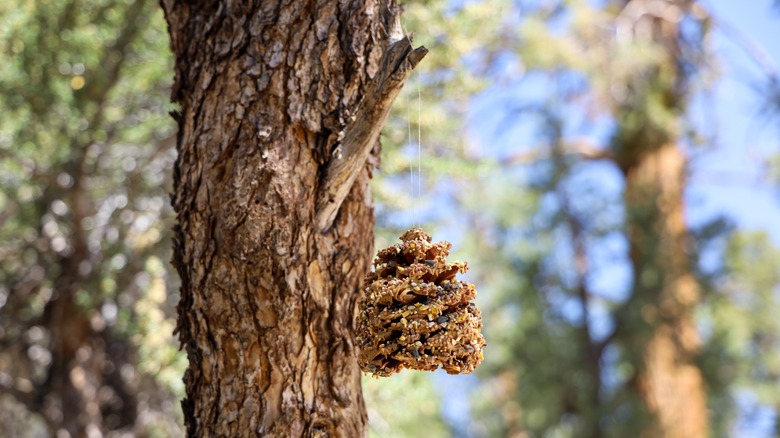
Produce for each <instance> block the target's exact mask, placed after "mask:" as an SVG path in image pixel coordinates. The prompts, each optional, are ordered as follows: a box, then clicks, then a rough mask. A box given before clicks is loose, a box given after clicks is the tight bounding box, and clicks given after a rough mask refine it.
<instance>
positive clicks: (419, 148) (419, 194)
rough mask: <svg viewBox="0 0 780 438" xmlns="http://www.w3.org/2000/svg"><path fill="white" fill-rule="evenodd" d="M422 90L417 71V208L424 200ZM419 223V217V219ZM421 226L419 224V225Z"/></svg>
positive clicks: (420, 71)
mask: <svg viewBox="0 0 780 438" xmlns="http://www.w3.org/2000/svg"><path fill="white" fill-rule="evenodd" d="M420 90H422V70H420V69H417V207H418V209H419V208H420V206H419V204H420V199H421V198H422V124H421V123H420V122H421V118H422V109H421V103H420V102H421V101H422V99H421V97H420V95H421V93H422V92H421V91H420ZM417 220H418V221H419V220H420V219H419V217H418V218H417ZM417 225H418V226H419V225H420V224H419V222H418V223H417Z"/></svg>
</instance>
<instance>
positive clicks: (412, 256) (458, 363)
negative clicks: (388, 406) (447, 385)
mask: <svg viewBox="0 0 780 438" xmlns="http://www.w3.org/2000/svg"><path fill="white" fill-rule="evenodd" d="M401 241H402V242H401V243H399V244H395V245H393V246H391V247H388V248H385V249H383V250H381V251H379V253H378V254H377V257H376V259H375V260H374V272H371V273H369V274H368V275H367V276H366V280H365V286H364V289H363V291H364V295H363V297H362V298H361V300H360V304H359V306H360V312H359V314H358V316H357V333H356V340H357V345H358V346H360V348H361V351H360V354H359V355H358V364H359V365H360V367H361V369H362V370H363V371H365V372H370V373H373V374H374V375H375V376H390V375H391V374H393V373H396V372H398V371H400V370H402V369H403V368H409V369H416V370H424V371H433V370H436V369H437V368H439V366H441V367H442V368H443V369H444V370H445V371H447V373H449V374H465V373H470V372H472V371H474V368H475V367H476V366H477V365H479V363H480V362H481V361H482V358H483V355H482V350H483V348H484V347H485V339H484V338H483V337H482V333H481V330H482V316H481V314H480V312H479V310H478V309H477V308H476V306H475V305H474V303H472V302H471V301H472V300H473V299H474V298H475V297H476V295H477V291H476V288H475V287H474V285H473V284H470V283H465V282H461V281H458V280H457V279H455V276H456V275H457V274H458V273H465V272H466V270H468V264H467V263H465V262H449V263H448V262H447V261H446V260H445V259H446V257H447V255H449V250H450V248H451V246H452V245H450V243H449V242H446V241H442V242H436V243H431V238H430V236H428V235H427V234H426V233H425V232H424V231H422V230H421V229H419V228H413V229H411V230H409V231H407V232H406V233H405V234H404V235H403V236H401Z"/></svg>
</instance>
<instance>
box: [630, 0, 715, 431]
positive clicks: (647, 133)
mask: <svg viewBox="0 0 780 438" xmlns="http://www.w3.org/2000/svg"><path fill="white" fill-rule="evenodd" d="M666 4H667V7H669V8H672V9H673V10H675V11H678V12H679V13H681V14H682V13H690V11H691V8H692V7H693V6H692V2H690V1H689V0H668V1H667V2H666ZM655 5H656V4H655V3H654V2H653V1H650V0H630V1H627V2H626V6H625V8H624V9H623V11H622V12H621V14H620V16H619V17H618V19H617V27H618V29H619V32H620V31H624V30H626V29H629V28H630V29H632V33H633V38H634V39H636V40H639V41H641V40H643V39H647V40H648V41H647V42H648V43H652V44H653V45H654V46H655V47H657V48H658V50H659V52H658V53H659V55H658V62H657V63H656V65H655V66H654V67H653V68H651V69H647V70H646V71H644V72H642V74H641V75H640V74H636V75H635V76H634V79H635V80H634V81H633V82H631V83H629V88H630V89H631V92H632V93H634V94H633V98H629V99H628V102H629V103H628V104H627V108H622V109H620V110H619V113H620V114H621V117H623V118H624V119H623V121H622V123H621V129H620V130H619V132H618V133H617V136H616V142H615V144H616V145H617V146H618V147H617V148H616V150H615V154H616V158H617V164H618V166H619V167H620V168H621V169H622V171H623V173H624V176H625V181H626V189H625V205H626V215H627V217H626V222H627V229H628V236H627V237H628V241H629V245H630V256H631V261H632V264H633V268H634V291H633V294H632V297H631V299H630V300H629V302H628V305H627V312H626V314H625V315H619V316H618V318H621V317H622V318H624V321H622V322H621V324H622V325H623V326H624V327H626V328H628V329H629V332H628V333H629V334H631V336H630V337H626V338H624V347H625V348H626V350H627V351H628V352H629V358H630V360H631V362H633V366H634V369H635V378H634V379H633V380H634V381H633V383H634V385H633V388H634V390H635V393H636V395H637V396H638V397H639V399H640V400H641V404H642V405H643V407H644V409H643V410H644V411H645V412H646V413H647V414H649V415H650V417H651V421H649V422H648V423H646V425H645V426H644V427H643V430H642V432H643V436H645V435H646V436H653V437H656V436H658V437H670V438H677V437H680V438H682V437H705V436H707V434H708V430H709V421H708V415H707V397H706V389H705V386H704V378H703V376H702V374H701V370H700V369H699V367H698V366H697V364H696V363H695V357H696V355H697V354H698V352H699V348H700V340H699V336H698V333H697V331H696V327H695V325H694V321H693V310H694V308H695V306H696V305H697V304H698V303H699V300H700V296H699V295H700V293H699V285H698V283H697V281H696V279H695V277H694V275H693V273H692V272H691V267H690V260H689V258H688V255H687V254H688V252H689V248H688V245H689V244H690V243H689V241H688V240H689V239H688V232H687V227H686V224H685V217H684V199H683V195H684V188H685V172H686V169H685V165H686V159H685V155H684V154H683V152H682V150H681V149H680V145H679V144H680V141H681V136H682V129H681V127H680V120H679V118H680V117H681V114H683V113H684V110H685V108H686V105H687V102H688V98H689V95H688V94H689V93H690V90H689V88H688V83H689V79H690V76H691V75H692V70H691V69H690V67H686V66H685V64H684V61H683V60H682V59H681V57H682V56H683V55H682V54H683V53H684V52H685V51H686V49H687V50H690V49H689V48H687V47H685V46H686V45H690V46H691V47H697V48H698V46H697V45H700V44H701V41H700V40H699V41H696V40H694V41H692V42H689V41H687V38H690V35H684V33H683V30H682V28H681V26H680V20H679V19H678V20H674V19H669V16H667V15H664V14H660V15H659V14H657V13H655V12H654V10H655V9H653V8H654V7H655ZM672 9H670V10H672ZM648 30H649V32H648ZM632 105H633V106H632ZM654 106H655V108H659V109H662V110H661V111H662V112H663V113H664V114H665V115H663V116H659V115H657V114H655V115H654V114H650V112H651V110H649V109H647V108H653V107H654ZM643 109H644V111H643ZM632 111H633V113H634V115H632V116H626V114H631V112H632ZM636 114H639V117H637V116H636ZM628 319H630V320H632V321H627V320H628Z"/></svg>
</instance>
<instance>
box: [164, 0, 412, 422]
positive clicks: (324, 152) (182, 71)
mask: <svg viewBox="0 0 780 438" xmlns="http://www.w3.org/2000/svg"><path fill="white" fill-rule="evenodd" d="M162 6H163V9H164V11H165V15H166V19H167V21H168V24H169V32H170V35H171V47H172V50H173V53H174V55H175V58H176V81H175V85H174V89H173V100H174V101H176V102H178V103H180V104H181V112H180V113H176V114H174V117H175V118H176V119H177V120H178V122H179V138H178V146H177V149H178V154H179V155H178V158H177V161H176V165H175V169H174V180H175V181H174V194H173V197H172V203H173V206H174V209H175V210H176V212H177V218H178V226H177V228H176V238H175V241H174V264H175V265H176V267H177V269H178V271H179V275H180V277H181V281H182V287H181V301H180V303H179V323H178V332H179V335H180V339H181V342H182V345H183V346H184V347H185V348H186V350H187V354H188V357H189V368H188V370H187V373H186V375H185V378H184V380H185V384H186V390H187V398H186V400H185V401H184V402H183V403H182V405H183V408H184V415H185V423H186V428H187V431H188V435H190V436H216V435H219V436H255V435H257V434H262V435H269V436H302V435H306V436H312V435H316V436H350V437H351V436H362V435H365V433H366V420H367V419H366V412H365V407H364V404H363V396H362V393H361V388H360V372H359V370H358V367H357V362H356V360H355V356H356V351H355V348H356V346H355V345H354V343H353V336H352V330H353V319H354V318H353V317H354V312H355V305H356V302H357V298H358V288H359V285H360V282H361V281H362V278H363V276H364V275H365V273H366V272H367V271H368V269H369V263H370V260H371V257H372V253H373V225H374V219H373V207H372V200H371V195H370V192H369V186H368V180H369V178H370V175H371V168H372V164H367V158H370V157H371V156H373V157H375V158H376V154H378V147H377V146H378V134H379V130H380V129H381V125H382V123H383V122H384V119H385V117H386V115H387V112H388V111H389V108H390V103H392V100H393V99H394V98H395V96H396V95H397V94H398V91H400V88H401V86H402V85H403V83H404V82H405V80H406V78H407V77H408V75H409V73H410V72H411V69H412V68H413V67H414V65H416V63H417V62H418V61H419V59H420V58H422V56H423V55H424V53H422V52H420V50H419V49H418V50H416V51H412V50H411V46H410V45H409V42H408V39H406V40H404V39H403V38H402V36H400V27H399V26H398V23H399V22H400V20H399V11H398V8H397V7H396V5H395V3H394V2H380V1H378V0H373V1H365V2H364V1H358V0H349V1H340V2H339V1H335V0H320V1H318V2H307V1H300V0H298V1H285V2H282V1H278V0H277V1H263V2H254V4H249V3H247V4H244V3H241V2H220V1H206V2H200V4H198V5H197V6H196V5H192V4H190V3H188V2H184V1H175V0H163V1H162ZM422 50H423V51H424V49H422ZM368 162H369V163H372V162H375V160H369V161H368Z"/></svg>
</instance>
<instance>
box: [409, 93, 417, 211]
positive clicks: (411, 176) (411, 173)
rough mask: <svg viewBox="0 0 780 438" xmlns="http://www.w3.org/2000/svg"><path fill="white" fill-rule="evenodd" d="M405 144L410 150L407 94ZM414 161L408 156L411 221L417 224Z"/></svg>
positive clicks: (410, 124)
mask: <svg viewBox="0 0 780 438" xmlns="http://www.w3.org/2000/svg"><path fill="white" fill-rule="evenodd" d="M406 131H407V133H406V142H407V144H408V145H409V149H410V150H411V149H412V98H411V97H410V96H409V93H406ZM413 163H414V161H413V158H412V156H411V154H410V155H409V197H410V198H411V200H412V221H413V222H415V223H416V222H417V210H416V206H415V196H414V164H413Z"/></svg>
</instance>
